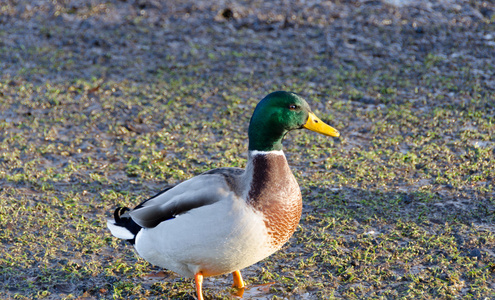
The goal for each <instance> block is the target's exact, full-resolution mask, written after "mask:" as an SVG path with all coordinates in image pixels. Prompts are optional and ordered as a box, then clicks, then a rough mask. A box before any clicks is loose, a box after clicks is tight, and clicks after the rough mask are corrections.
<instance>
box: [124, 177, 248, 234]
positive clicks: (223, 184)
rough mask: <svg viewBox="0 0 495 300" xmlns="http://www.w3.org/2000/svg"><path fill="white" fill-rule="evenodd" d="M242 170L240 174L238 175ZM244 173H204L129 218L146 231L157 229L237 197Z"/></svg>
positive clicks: (144, 204)
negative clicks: (188, 214)
mask: <svg viewBox="0 0 495 300" xmlns="http://www.w3.org/2000/svg"><path fill="white" fill-rule="evenodd" d="M239 170H241V171H239ZM240 174H242V169H237V168H221V169H214V170H211V171H208V172H205V173H203V174H201V175H199V176H196V177H193V178H191V179H189V180H187V181H184V182H182V183H180V184H178V185H176V186H168V187H167V188H166V189H165V190H164V191H162V192H160V193H158V194H157V195H156V196H154V197H152V198H150V199H148V200H146V201H144V202H142V203H141V204H139V205H138V206H136V207H135V208H134V209H133V210H132V211H131V212H130V216H131V218H132V219H133V220H134V222H136V223H137V224H138V225H140V226H142V227H144V228H153V227H156V226H157V225H158V224H160V223H161V222H164V221H167V220H170V219H173V218H175V217H176V216H178V215H180V214H183V213H186V212H188V211H190V210H192V209H196V208H200V207H203V206H205V205H211V204H214V203H216V202H218V201H220V200H222V199H226V198H228V197H229V195H232V193H234V194H237V192H238V189H237V188H236V187H237V186H238V185H239V184H238V183H237V182H238V180H239V179H238V175H240Z"/></svg>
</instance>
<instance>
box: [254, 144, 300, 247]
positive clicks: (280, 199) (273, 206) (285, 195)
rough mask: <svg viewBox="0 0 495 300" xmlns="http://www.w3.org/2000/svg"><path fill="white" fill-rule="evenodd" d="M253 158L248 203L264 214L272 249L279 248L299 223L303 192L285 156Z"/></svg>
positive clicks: (275, 154) (270, 155)
mask: <svg viewBox="0 0 495 300" xmlns="http://www.w3.org/2000/svg"><path fill="white" fill-rule="evenodd" d="M251 158H252V159H251V163H252V166H251V168H252V180H251V183H250V187H249V192H248V203H249V204H250V205H251V206H252V207H253V208H254V209H255V210H257V211H259V212H261V213H262V214H263V216H264V221H265V225H266V227H267V229H268V233H269V235H270V241H271V244H272V245H271V246H272V247H274V248H277V249H278V248H280V247H281V246H282V245H283V244H284V243H285V242H287V240H288V239H289V238H290V237H291V236H292V234H293V233H294V231H295V230H296V228H297V225H298V224H299V219H300V218H301V211H302V197H301V190H300V188H299V185H298V184H297V181H296V179H295V177H294V175H293V174H292V172H291V170H290V168H289V165H288V164H287V160H286V159H285V156H284V155H283V153H281V154H278V153H273V152H267V153H264V154H254V155H253V154H252V157H251Z"/></svg>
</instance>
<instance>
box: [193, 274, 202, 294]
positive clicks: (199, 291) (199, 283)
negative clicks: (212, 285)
mask: <svg viewBox="0 0 495 300" xmlns="http://www.w3.org/2000/svg"><path fill="white" fill-rule="evenodd" d="M194 281H196V294H197V295H198V300H204V299H203V291H202V289H203V273H201V272H198V273H196V275H194Z"/></svg>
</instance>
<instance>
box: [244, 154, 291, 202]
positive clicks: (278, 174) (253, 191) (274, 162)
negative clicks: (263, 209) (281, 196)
mask: <svg viewBox="0 0 495 300" xmlns="http://www.w3.org/2000/svg"><path fill="white" fill-rule="evenodd" d="M247 168H248V173H249V176H250V177H251V180H250V186H249V194H248V198H249V199H250V201H255V202H262V201H265V200H266V199H269V198H272V197H270V196H271V195H276V194H277V193H279V192H280V191H279V190H277V189H280V188H281V186H283V185H284V184H285V183H291V182H292V179H293V178H294V175H292V172H291V170H290V168H289V165H288V163H287V160H286V159H285V155H284V152H283V151H282V150H271V151H258V150H250V151H249V154H248V167H247ZM288 181H289V182H288Z"/></svg>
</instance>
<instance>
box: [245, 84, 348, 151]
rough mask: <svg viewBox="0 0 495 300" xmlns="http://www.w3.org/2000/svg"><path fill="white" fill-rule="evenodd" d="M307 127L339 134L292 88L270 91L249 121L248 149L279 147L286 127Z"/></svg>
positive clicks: (329, 133)
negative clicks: (286, 90) (316, 114)
mask: <svg viewBox="0 0 495 300" xmlns="http://www.w3.org/2000/svg"><path fill="white" fill-rule="evenodd" d="M301 128H306V129H309V130H312V131H315V132H318V133H321V134H324V135H328V136H333V137H338V136H339V135H340V134H339V132H338V131H337V130H336V129H335V128H332V127H330V126H329V125H327V124H325V123H323V122H322V121H321V120H320V119H318V117H317V116H315V115H314V114H313V113H312V112H311V109H310V108H309V105H308V103H307V102H306V100H304V99H303V98H302V97H301V96H299V95H297V94H295V93H292V92H283V91H279V92H273V93H271V94H269V95H268V96H266V97H265V98H263V100H261V101H260V102H259V103H258V105H257V106H256V109H255V110H254V113H253V116H252V117H251V122H250V123H249V150H258V151H270V150H281V149H282V139H283V138H284V136H285V134H286V133H287V132H288V131H289V130H293V129H301Z"/></svg>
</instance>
